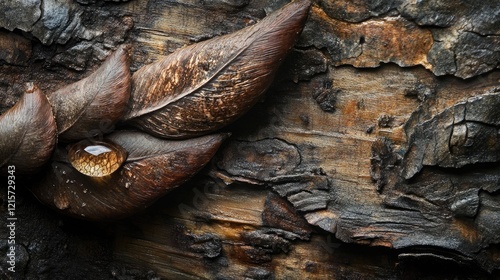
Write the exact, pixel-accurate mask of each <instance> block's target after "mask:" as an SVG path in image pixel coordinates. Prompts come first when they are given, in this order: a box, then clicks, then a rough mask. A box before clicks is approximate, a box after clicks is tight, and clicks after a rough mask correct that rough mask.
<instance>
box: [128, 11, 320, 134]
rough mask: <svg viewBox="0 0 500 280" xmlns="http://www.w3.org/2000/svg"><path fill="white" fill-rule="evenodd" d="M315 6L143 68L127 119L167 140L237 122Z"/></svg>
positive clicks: (273, 16)
mask: <svg viewBox="0 0 500 280" xmlns="http://www.w3.org/2000/svg"><path fill="white" fill-rule="evenodd" d="M310 5H311V1H295V2H292V3H290V4H288V5H286V6H284V7H283V8H281V9H280V10H278V11H276V12H275V13H273V14H271V15H269V16H268V17H266V18H265V19H263V20H262V21H260V22H259V23H257V24H255V25H253V26H250V27H247V28H245V29H242V30H240V31H238V32H235V33H232V34H229V35H225V36H221V37H217V38H213V39H210V40H207V41H204V42H200V43H197V44H193V45H190V46H187V47H185V48H182V49H179V50H177V51H175V52H174V53H172V54H171V55H169V56H167V57H166V58H165V59H163V60H161V61H158V62H156V63H153V64H150V65H147V66H144V67H142V68H141V69H139V70H138V71H137V72H136V73H134V75H133V77H132V91H131V105H130V108H129V111H128V112H127V114H126V115H125V117H124V119H125V120H128V123H130V124H132V125H134V126H136V127H138V128H139V129H142V130H144V131H146V132H148V133H151V134H154V135H157V136H160V137H165V138H187V137H193V136H198V135H202V134H206V133H210V132H213V131H215V130H217V129H219V128H221V127H223V126H225V125H227V124H229V123H231V122H233V121H234V120H235V119H237V118H238V117H240V116H241V115H243V114H244V113H245V112H246V111H247V110H248V109H250V107H251V106H253V105H254V104H255V103H256V102H257V101H258V99H259V97H260V96H261V95H262V94H263V93H264V92H265V91H266V89H267V88H268V87H269V85H270V84H271V82H272V80H273V76H274V74H275V72H276V70H277V69H278V67H279V65H280V62H281V61H282V60H283V59H284V57H285V55H286V54H287V53H288V51H289V50H290V49H291V48H292V47H293V45H294V43H295V41H296V39H297V38H298V35H299V34H300V32H301V30H302V28H303V26H304V23H305V20H306V18H307V14H308V11H309V7H310Z"/></svg>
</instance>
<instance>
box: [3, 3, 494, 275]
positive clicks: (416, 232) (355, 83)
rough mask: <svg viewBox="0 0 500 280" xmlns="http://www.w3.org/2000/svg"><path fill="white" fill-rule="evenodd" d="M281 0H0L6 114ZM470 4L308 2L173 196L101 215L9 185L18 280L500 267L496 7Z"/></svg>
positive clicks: (226, 29)
mask: <svg viewBox="0 0 500 280" xmlns="http://www.w3.org/2000/svg"><path fill="white" fill-rule="evenodd" d="M286 2H287V1H281V0H276V1H270V2H269V1H236V0H235V1H189V0H181V1H156V0H149V1H140V0H131V1H126V2H125V1H124V2H120V3H112V2H108V1H99V0H79V1H76V2H73V1H63V0H61V1H56V0H44V1H7V2H2V3H0V26H1V27H3V28H4V29H5V30H3V31H2V32H1V33H0V46H2V47H4V51H0V59H1V60H2V63H3V64H2V65H1V66H0V96H1V98H0V112H3V111H5V110H6V109H7V108H10V107H11V106H12V105H13V104H14V103H15V102H16V101H17V100H18V99H19V96H20V94H21V92H22V89H23V83H24V82H27V81H34V82H35V83H36V84H38V85H39V86H40V88H41V89H42V90H43V91H44V92H45V93H47V94H48V93H50V92H53V91H55V90H57V89H59V88H61V87H62V86H64V85H67V84H69V83H70V82H74V81H77V80H79V79H81V78H83V77H86V76H88V74H89V73H91V72H92V70H94V69H96V68H97V67H98V65H100V64H101V63H102V61H103V60H104V58H105V57H106V56H107V55H108V54H109V53H111V52H112V50H114V49H116V48H117V47H118V46H119V45H121V44H124V43H128V44H130V45H131V46H132V52H131V58H132V66H131V70H132V71H136V70H137V69H139V68H140V67H141V66H143V65H145V64H148V63H151V62H153V61H157V60H158V59H160V58H161V57H163V56H164V55H167V54H168V53H171V52H173V51H174V50H175V49H177V48H179V47H181V46H183V45H186V44H190V43H192V42H197V41H202V40H204V39H207V38H211V37H214V36H218V35H221V34H228V33H230V32H233V31H236V30H239V29H241V28H243V27H245V26H248V25H251V24H253V23H255V22H257V21H258V20H259V19H261V18H263V17H264V16H265V15H266V14H268V13H269V12H271V11H272V10H276V9H277V8H279V7H281V6H282V5H283V4H285V3H286ZM465 2H466V1H453V2H450V1H440V0H436V1H406V0H403V1H375V2H374V1H363V0H359V1H330V0H320V1H315V4H314V6H313V8H312V9H311V11H310V15H309V19H308V21H307V23H306V27H305V29H304V31H303V33H302V35H301V37H300V39H299V42H298V43H297V44H296V47H295V49H294V50H293V52H292V53H291V54H290V55H289V56H288V58H287V59H286V61H285V62H284V65H283V67H282V68H281V70H280V71H279V72H278V74H277V78H276V80H275V82H274V84H273V86H272V87H271V89H270V90H269V91H268V93H267V95H266V97H265V98H264V99H263V101H262V102H260V103H259V104H257V105H256V106H255V107H254V108H253V109H252V110H251V111H250V112H249V113H248V114H247V115H245V116H243V117H242V118H241V119H240V120H238V121H237V122H236V123H234V124H233V125H231V126H230V127H228V128H225V129H224V130H225V131H230V132H232V133H233V136H232V137H231V138H230V139H229V141H228V142H227V143H226V144H225V145H224V146H223V147H222V149H221V150H220V151H219V153H218V154H217V155H216V157H215V158H214V159H213V160H212V164H211V165H210V166H208V167H207V168H205V169H204V170H203V171H202V173H201V174H200V175H199V176H198V177H197V178H196V179H195V180H193V181H191V182H190V183H188V184H186V185H185V186H184V187H183V188H182V189H180V190H177V191H175V192H173V193H172V194H171V195H169V196H167V197H165V198H164V199H162V200H160V201H159V202H158V203H156V204H155V205H154V206H153V207H152V208H151V209H149V210H147V211H146V212H145V213H141V214H139V215H137V216H135V217H132V218H129V219H126V220H123V221H121V222H117V223H111V224H104V225H103V224H99V225H96V224H88V223H85V222H81V221H73V220H71V219H68V218H65V217H61V216H58V215H56V214H54V213H52V212H50V211H48V210H46V209H45V208H43V207H42V206H40V205H39V204H37V202H36V201H34V200H33V198H32V197H31V196H30V195H29V194H28V193H20V194H19V197H20V199H23V201H22V203H20V206H19V208H20V209H19V212H18V213H19V215H20V218H22V219H20V223H19V231H18V232H19V234H18V236H19V237H18V240H17V241H18V250H19V252H20V255H19V256H20V262H19V265H20V271H21V273H20V274H19V275H23V276H25V277H27V278H29V277H35V276H39V275H42V276H41V277H46V279H54V278H57V276H60V275H62V276H63V277H64V276H67V277H70V278H73V279H74V278H84V277H87V278H93V279H126V277H129V278H132V279H153V278H154V277H156V276H157V277H163V278H166V279H173V278H175V279H177V278H184V279H199V278H210V279H214V278H219V279H232V278H234V279H241V278H249V279H283V278H290V279H325V278H341V279H345V278H348V279H351V278H370V279H396V278H419V277H428V276H436V277H447V278H451V277H454V276H460V277H462V276H463V277H470V278H480V277H494V276H498V273H499V271H500V261H499V259H498V254H499V247H498V245H497V244H498V243H499V236H500V222H499V221H500V216H499V215H500V214H499V213H500V204H499V199H500V198H499V194H498V186H499V185H498V184H499V178H498V177H499V174H500V173H499V170H498V162H499V148H498V144H497V143H498V140H499V139H498V135H499V134H498V129H499V122H498V114H499V113H498V112H499V110H498V104H497V103H498V98H499V97H498V96H499V94H500V93H499V85H500V82H499V81H500V70H498V68H499V65H500V63H499V62H500V44H499V38H500V37H499V36H500V24H499V23H500V17H499V13H498V11H499V10H500V5H499V4H498V1H495V0H488V1H476V2H474V3H468V2H467V3H465ZM42 10H43V11H44V13H41V11H42ZM12 15H16V16H15V17H14V18H13V16H12ZM28 15H29V16H28ZM13 19H15V20H13ZM465 78H466V79H465ZM438 152H439V153H438ZM0 184H5V182H4V180H2V182H1V183H0ZM18 185H19V188H21V186H27V185H29V183H23V182H19V183H18ZM2 200H3V201H4V202H3V203H4V204H3V205H4V207H3V208H2V209H3V210H5V208H6V206H5V201H6V198H5V193H4V192H2ZM3 216H4V217H5V214H4V215H3ZM21 221H22V222H21ZM72 228H76V229H72ZM34 229H35V230H34ZM83 229H85V230H83ZM5 230H6V229H5V228H4V227H2V229H1V230H0V236H2V238H4V236H6V232H5ZM103 232H105V234H103ZM0 245H1V246H0V247H1V248H2V250H6V247H5V246H6V242H5V239H2V243H1V244H0ZM87 247H88V248H87ZM82 260H83V261H82ZM80 262H81V263H82V264H81V265H80ZM77 264H78V265H77ZM2 265H3V263H2ZM148 271H149V272H148ZM2 273H3V275H8V274H6V273H5V272H4V271H3V272H2ZM72 276H73V277H72Z"/></svg>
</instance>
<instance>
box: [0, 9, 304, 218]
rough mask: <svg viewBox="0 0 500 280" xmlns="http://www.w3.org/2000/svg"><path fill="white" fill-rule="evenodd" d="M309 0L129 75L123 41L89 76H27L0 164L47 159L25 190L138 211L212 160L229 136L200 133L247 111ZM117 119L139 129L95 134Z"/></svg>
mask: <svg viewBox="0 0 500 280" xmlns="http://www.w3.org/2000/svg"><path fill="white" fill-rule="evenodd" d="M310 5H311V2H310V1H295V2H292V3H290V4H288V5H286V6H284V7H283V8H282V9H280V10H278V11H277V12H275V13H274V14H271V15H269V16H268V17H267V18H265V19H263V20H262V21H260V22H259V23H257V24H255V25H253V26H250V27H247V28H245V29H242V30H240V31H238V32H235V33H233V34H229V35H226V36H221V37H217V38H213V39H210V40H207V41H204V42H200V43H197V44H193V45H191V46H187V47H184V48H182V49H179V50H178V51H176V52H174V53H172V54H171V55H169V56H167V57H166V58H164V59H163V60H161V61H158V62H156V63H153V64H150V65H146V66H144V67H142V68H141V69H139V70H138V71H137V72H136V73H135V74H134V75H133V76H131V74H130V70H129V56H128V48H127V47H120V48H119V49H118V50H117V51H116V52H114V53H113V54H112V55H110V56H109V57H108V59H107V60H106V61H105V62H104V63H103V64H102V65H101V67H99V69H97V70H96V71H95V72H94V73H93V74H91V75H89V76H88V77H86V78H84V79H82V80H80V81H78V82H76V83H73V84H70V85H68V86H66V87H63V88H62V89H59V90H57V91H55V92H53V93H50V94H48V95H47V97H46V96H45V95H44V94H42V93H41V92H40V90H39V89H38V88H36V86H34V85H32V84H30V85H29V86H28V90H27V92H26V93H25V95H24V96H23V97H22V98H21V100H20V101H19V103H18V104H16V105H15V106H14V107H13V108H11V109H10V110H9V111H7V112H6V113H5V114H3V115H1V116H0V136H2V138H1V140H0V171H2V170H3V169H5V168H6V167H7V166H9V165H15V166H16V170H18V171H20V172H24V173H36V172H37V171H39V170H40V169H41V168H43V167H44V166H45V167H46V168H45V169H43V170H42V172H38V174H37V175H36V176H38V177H37V179H36V180H35V181H36V183H35V184H34V186H33V187H31V188H30V190H31V191H32V193H33V194H34V195H35V196H36V197H37V198H38V199H39V200H40V201H41V202H42V203H44V204H46V205H48V206H49V207H52V208H53V209H55V210H57V211H60V212H62V213H64V214H67V215H70V216H73V217H78V218H84V219H89V220H107V219H117V218H122V217H125V216H127V215H131V214H133V213H136V212H137V211H140V210H142V209H144V208H145V207H147V206H149V205H151V204H152V203H153V202H154V201H155V200H157V199H158V198H160V197H161V196H163V195H165V194H166V193H167V192H169V191H170V190H172V189H173V188H175V187H177V186H179V185H180V184H182V183H184V182H185V181H187V180H188V179H189V178H191V177H192V176H193V175H194V174H196V173H197V172H198V171H199V170H200V169H201V168H202V167H203V166H204V165H205V164H207V163H208V162H209V161H210V159H211V158H212V156H213V155H214V154H215V152H216V151H217V149H218V147H219V146H220V145H221V143H222V141H224V139H225V138H227V134H221V133H219V134H212V135H207V134H210V133H213V132H215V131H216V130H218V129H220V128H221V127H223V126H225V125H227V124H229V123H231V122H233V121H234V120H235V119H236V118H238V117H239V116H241V115H242V114H244V113H245V112H246V111H247V110H248V109H249V108H250V107H251V106H252V105H253V104H254V103H255V102H256V101H257V100H258V99H259V98H260V96H261V95H262V94H263V93H264V92H265V91H266V89H267V88H268V87H269V85H270V84H271V82H272V79H273V76H274V74H275V73H276V71H277V69H278V67H279V64H280V62H281V61H282V60H283V59H284V57H285V55H286V54H287V53H288V51H289V50H290V49H291V48H292V47H293V45H294V43H295V41H296V40H297V38H298V35H299V34H300V31H301V30H302V28H303V25H304V23H305V20H306V18H307V14H308V10H309V6H310ZM120 121H121V123H122V124H124V125H126V126H127V125H128V126H133V127H135V128H137V129H139V130H142V131H143V132H138V131H126V130H119V131H115V132H113V133H112V134H110V135H107V136H105V137H104V139H96V138H95V135H99V136H101V137H102V134H103V133H108V132H111V131H103V129H102V126H103V122H104V123H105V124H106V127H107V128H109V127H114V126H116V125H119V124H120V123H119V122H120ZM6 135H9V137H5V136H6ZM203 135H204V136H203ZM157 137H159V138H157ZM168 139H170V140H168ZM180 139H182V140H180ZM57 142H59V143H57ZM49 162H50V164H49Z"/></svg>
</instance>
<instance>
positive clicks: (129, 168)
mask: <svg viewBox="0 0 500 280" xmlns="http://www.w3.org/2000/svg"><path fill="white" fill-rule="evenodd" d="M135 138H140V139H141V141H136V139H135ZM224 138H225V136H224V135H221V134H216V135H209V136H205V137H200V138H194V139H189V140H184V141H180V142H179V141H165V140H159V139H155V138H153V137H144V136H143V135H142V134H141V133H136V132H117V133H116V134H113V135H111V136H110V139H112V140H113V141H114V142H115V143H117V144H118V145H120V146H122V147H123V148H124V149H125V150H126V151H127V152H128V153H129V159H128V161H127V162H126V163H125V164H124V165H123V166H122V167H120V168H119V169H118V170H117V171H116V172H114V173H113V174H111V175H109V176H104V177H100V178H96V177H88V176H85V175H83V174H81V173H80V172H78V171H76V170H75V169H73V168H72V167H71V165H70V164H69V163H68V162H67V161H66V157H67V155H66V153H65V152H64V151H59V154H58V157H60V159H56V160H54V161H53V162H52V163H51V165H50V167H49V169H48V170H47V171H46V175H45V176H44V177H43V178H42V180H41V181H39V182H37V183H35V184H34V186H33V187H32V188H30V190H31V191H32V192H33V194H34V195H35V196H36V197H37V198H38V199H39V200H40V201H41V202H42V203H44V204H46V205H47V206H49V207H52V208H55V209H56V210H58V211H61V212H63V213H64V214H66V215H70V216H73V217H77V218H81V219H88V220H110V219H118V218H122V217H125V216H128V215H130V214H133V213H137V212H139V211H141V210H143V209H146V208H147V207H148V206H150V205H151V204H152V203H153V202H155V201H156V200H157V199H158V198H160V197H162V196H164V195H165V194H166V193H167V192H170V191H171V190H172V189H174V188H176V187H178V186H179V185H180V184H182V183H184V182H186V181H187V180H188V179H189V178H191V177H192V176H193V175H194V174H196V173H197V172H198V171H199V170H200V169H201V168H202V167H203V166H204V165H205V164H206V163H207V162H208V161H210V159H211V158H212V156H213V154H214V153H215V152H216V151H217V149H218V147H219V146H220V144H221V143H222V141H223V139H224ZM138 145H140V146H139V147H138ZM159 146H160V147H165V151H158V150H156V149H157V147H159ZM137 149H140V150H141V152H142V153H144V154H145V155H143V156H141V157H139V158H135V152H134V151H135V150H137Z"/></svg>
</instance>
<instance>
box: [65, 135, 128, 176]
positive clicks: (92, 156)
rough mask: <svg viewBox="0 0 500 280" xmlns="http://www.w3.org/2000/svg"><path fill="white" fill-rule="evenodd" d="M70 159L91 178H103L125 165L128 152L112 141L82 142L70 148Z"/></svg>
mask: <svg viewBox="0 0 500 280" xmlns="http://www.w3.org/2000/svg"><path fill="white" fill-rule="evenodd" d="M68 158H69V161H70V162H71V164H72V165H73V167H74V168H75V169H76V170H78V171H79V172H81V173H83V174H85V175H87V176H91V177H103V176H107V175H109V174H111V173H113V172H115V171H116V170H117V169H118V168H119V167H120V166H121V165H122V164H123V162H124V161H125V159H126V158H127V152H126V151H125V149H123V148H122V147H121V146H119V145H117V144H115V143H113V142H111V141H107V140H105V141H90V140H82V141H80V142H78V143H76V144H73V145H71V146H69V149H68Z"/></svg>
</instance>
